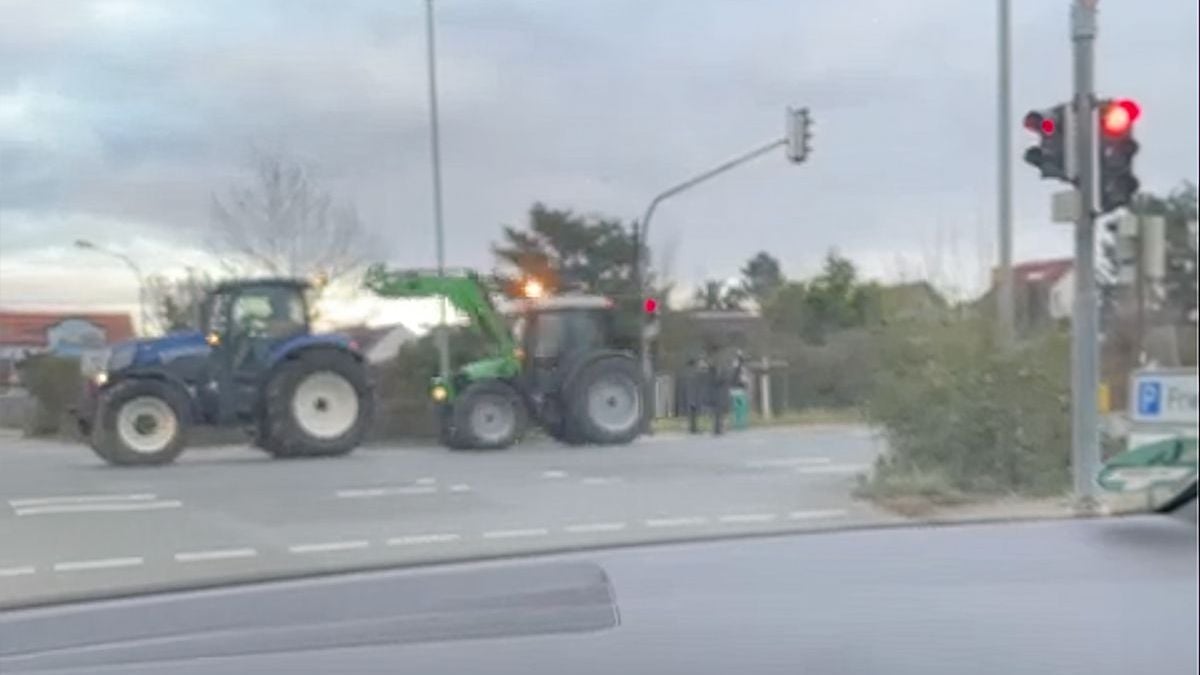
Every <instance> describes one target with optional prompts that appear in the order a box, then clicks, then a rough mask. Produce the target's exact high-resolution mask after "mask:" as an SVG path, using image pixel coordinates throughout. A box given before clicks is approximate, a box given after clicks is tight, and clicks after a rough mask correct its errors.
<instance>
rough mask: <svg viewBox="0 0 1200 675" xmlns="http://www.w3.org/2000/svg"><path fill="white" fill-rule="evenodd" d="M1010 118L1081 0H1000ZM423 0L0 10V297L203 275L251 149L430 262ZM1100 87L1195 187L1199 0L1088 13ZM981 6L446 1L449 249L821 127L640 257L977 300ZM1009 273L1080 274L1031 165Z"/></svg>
mask: <svg viewBox="0 0 1200 675" xmlns="http://www.w3.org/2000/svg"><path fill="white" fill-rule="evenodd" d="M1012 4H1013V55H1014V63H1013V73H1014V80H1013V91H1014V96H1013V103H1014V106H1013V117H1014V126H1016V125H1019V120H1020V117H1021V115H1022V114H1023V113H1024V111H1025V110H1027V109H1029V108H1031V107H1041V106H1043V105H1047V104H1053V103H1055V102H1058V101H1061V100H1065V99H1066V98H1067V97H1068V95H1069V91H1070V82H1071V74H1070V43H1069V41H1068V2H1067V1H1066V0H1013V1H1012ZM422 7H423V3H422V2H421V1H420V0H388V1H383V0H378V1H376V0H344V1H339V2H334V1H332V0H330V1H327V2H316V1H305V0H286V1H284V0H280V1H257V0H242V1H226V0H194V1H187V0H178V1H168V0H160V1H148V2H133V1H115V0H109V1H103V2H99V1H98V2H84V1H78V2H76V1H71V0H0V303H3V304H6V305H10V306H11V305H14V304H21V305H27V304H31V303H42V304H87V303H114V302H115V303H122V302H127V301H128V300H130V299H131V298H132V297H133V296H134V294H135V291H134V284H133V282H132V280H131V278H130V275H129V274H128V272H127V271H125V270H123V269H122V268H121V267H120V265H119V263H114V262H111V261H109V260H106V259H103V258H101V257H99V256H97V255H95V254H88V253H86V252H81V251H72V250H71V249H70V246H69V244H70V242H72V241H73V240H74V239H76V238H80V237H86V238H88V239H90V240H93V241H95V242H96V243H98V244H101V245H105V246H110V247H112V248H114V249H118V250H120V251H122V252H125V253H127V254H130V255H133V256H135V257H136V258H138V259H139V260H142V261H143V264H144V267H146V269H147V271H156V270H158V271H171V270H179V269H182V268H183V266H185V265H188V264H193V265H195V264H203V262H204V258H203V257H202V256H200V255H199V254H198V253H196V252H195V249H197V248H198V242H200V241H202V240H203V239H204V230H205V227H206V223H207V220H208V214H209V211H208V200H209V197H210V195H211V193H212V192H213V191H214V190H219V189H222V188H223V187H225V186H227V185H228V184H229V183H230V182H232V181H235V180H238V178H239V177H240V176H242V172H243V170H244V166H245V159H246V156H247V148H248V147H249V146H250V145H251V144H255V143H257V144H263V145H270V146H275V147H282V148H286V149H287V150H289V151H290V152H292V153H294V154H296V155H297V156H298V157H301V158H302V159H304V160H305V161H308V162H310V163H311V164H312V165H313V166H314V167H316V168H317V170H318V171H319V174H320V176H321V177H322V178H323V179H324V180H325V181H327V183H328V184H329V185H330V186H332V187H333V188H334V189H335V190H336V191H337V192H338V193H340V194H341V195H342V196H343V197H345V198H346V199H348V200H352V201H353V202H354V203H356V204H357V206H358V208H359V209H360V211H361V213H362V215H363V217H364V219H365V220H366V222H367V223H368V224H369V225H370V226H371V228H372V229H374V230H375V231H376V232H378V233H379V234H380V235H381V241H382V244H381V245H380V247H379V248H378V257H379V258H381V259H384V260H387V261H389V262H393V263H396V264H402V265H429V264H431V263H432V262H433V250H434V248H433V237H432V225H431V223H432V217H431V181H430V175H429V152H428V150H429V143H428V118H427V110H426V106H427V98H426V80H425V61H424V57H425V52H424V50H425V44H424V36H423V14H422ZM1100 10H1101V14H1100V35H1099V41H1098V43H1097V51H1096V55H1097V63H1098V65H1097V86H1098V89H1099V90H1100V92H1101V93H1102V94H1110V95H1128V96H1131V97H1134V98H1136V99H1138V100H1139V101H1140V102H1141V103H1142V107H1143V111H1144V112H1143V117H1142V120H1141V122H1140V125H1139V131H1138V133H1139V139H1140V140H1141V143H1142V152H1141V154H1140V155H1139V157H1138V172H1139V175H1140V176H1141V177H1142V181H1143V185H1144V186H1145V187H1148V188H1150V189H1156V190H1166V189H1169V188H1170V187H1172V186H1174V185H1176V184H1178V183H1179V182H1180V181H1181V180H1183V179H1190V180H1195V178H1196V175H1197V161H1198V160H1197V143H1198V142H1197V127H1198V126H1200V121H1198V118H1197V98H1198V92H1197V60H1198V54H1197V3H1196V2H1195V0H1155V1H1154V2H1152V3H1146V2H1135V1H1134V0H1104V1H1103V2H1101V3H1100ZM994 17H995V3H994V2H991V1H985V0H910V1H909V2H897V1H896V0H846V1H845V2H833V0H822V1H817V0H738V1H735V0H570V1H569V2H568V1H566V0H541V1H534V0H439V2H438V16H437V23H438V30H439V75H440V82H441V85H442V91H441V94H442V97H441V108H442V133H443V152H444V183H445V201H446V231H447V238H448V239H447V242H448V244H447V254H448V258H449V261H450V262H451V263H452V264H460V265H472V266H490V263H491V259H490V256H489V250H488V244H489V242H491V241H493V240H494V239H495V236H496V234H497V232H498V229H499V228H498V226H499V224H501V223H519V222H521V221H522V219H523V218H524V214H525V212H526V210H527V209H528V207H529V205H530V204H531V203H532V202H534V201H536V200H540V201H543V202H545V203H547V204H548V205H551V206H555V207H569V208H573V209H577V210H579V211H583V212H597V213H604V214H608V215H613V216H619V217H623V218H627V219H634V218H636V217H639V216H640V214H641V212H642V210H643V209H644V208H645V205H646V203H647V202H648V201H649V200H650V198H652V197H653V196H654V194H655V193H657V192H659V191H661V190H663V189H664V188H666V187H669V186H670V185H672V184H673V183H675V182H678V181H680V180H682V179H685V178H687V177H689V176H690V175H692V174H694V173H696V172H698V171H702V170H704V169H707V168H708V167H710V166H712V165H713V164H715V163H717V162H719V161H722V160H724V159H726V158H728V157H730V156H733V155H736V154H738V153H741V152H743V151H745V150H748V149H750V148H752V147H754V146H756V145H758V144H761V143H763V142H766V141H769V140H771V139H772V138H775V137H778V136H780V135H781V134H782V131H783V117H784V113H783V111H784V108H785V106H787V105H789V104H791V105H805V106H808V107H809V108H811V109H812V111H813V115H814V117H815V119H816V127H815V139H814V142H813V144H814V149H815V150H814V154H813V156H812V157H811V160H810V162H809V163H807V164H804V165H801V166H794V165H790V164H788V163H787V162H786V161H785V159H784V157H783V155H782V151H781V152H780V153H779V154H778V155H770V156H768V157H765V158H763V159H760V160H759V161H757V162H755V163H754V164H751V165H748V166H746V167H744V168H741V169H739V170H737V171H735V172H733V173H730V174H728V175H727V176H724V177H722V178H720V179H718V180H716V181H714V182H712V183H709V184H706V185H705V186H703V187H701V188H697V189H696V190H694V191H692V192H689V193H687V194H685V195H681V196H680V197H678V198H676V199H674V200H671V201H669V202H667V203H665V204H664V205H663V207H662V208H661V209H660V210H659V212H658V215H657V216H656V220H655V223H654V235H653V237H652V242H651V243H652V245H654V246H655V247H656V248H657V249H658V251H657V253H659V254H661V253H662V251H663V250H666V249H670V250H673V265H672V271H673V272H674V274H675V276H676V277H679V278H681V279H683V280H685V281H693V280H698V279H700V278H702V277H715V276H726V275H731V274H734V273H736V270H737V268H738V266H739V265H740V264H741V263H742V262H743V261H744V260H745V259H746V258H748V257H749V256H750V255H752V254H753V253H754V252H755V251H757V250H767V251H770V252H771V253H772V254H774V255H776V256H777V257H779V258H780V259H781V260H782V261H783V264H784V267H785V270H786V271H787V272H788V273H789V274H792V275H802V274H805V273H807V272H810V271H812V270H813V269H814V268H815V267H816V266H817V265H818V264H819V261H820V258H821V257H822V255H823V254H824V252H825V251H826V250H827V249H828V248H830V247H838V248H840V249H841V250H842V251H843V252H844V253H845V254H847V255H850V256H851V257H853V258H854V259H855V260H856V261H858V262H859V263H860V264H861V265H862V266H863V268H864V270H866V271H867V272H868V273H869V274H872V275H878V276H884V277H896V276H934V277H939V280H940V281H942V282H943V283H950V282H953V283H957V284H959V285H971V284H973V283H978V281H979V279H981V278H983V276H984V275H985V274H986V266H987V264H988V262H989V260H990V256H992V252H993V250H994V246H993V241H994V232H995V218H996V217H995V212H996V208H995V182H996V174H995V161H996V147H995V145H996V144H995V124H996V106H995V83H996V78H995V37H994V30H995V23H994ZM1027 140H1028V139H1027V138H1026V137H1025V135H1024V134H1023V133H1021V132H1020V130H1019V129H1015V130H1014V134H1013V149H1012V151H1013V156H1014V166H1013V173H1014V193H1015V197H1014V202H1015V203H1014V207H1015V221H1016V222H1015V228H1016V248H1017V253H1018V257H1019V258H1033V257H1047V256H1056V255H1061V254H1065V253H1068V252H1069V250H1070V232H1069V229H1068V228H1067V227H1066V226H1063V225H1054V224H1051V223H1049V222H1048V221H1047V211H1048V199H1049V194H1050V192H1051V191H1052V189H1056V188H1055V186H1054V185H1052V184H1051V183H1048V182H1042V181H1039V180H1038V179H1037V178H1036V176H1035V171H1034V170H1033V169H1032V168H1030V167H1027V166H1025V165H1024V164H1023V163H1021V161H1020V152H1021V150H1022V148H1023V147H1024V146H1025V145H1027Z"/></svg>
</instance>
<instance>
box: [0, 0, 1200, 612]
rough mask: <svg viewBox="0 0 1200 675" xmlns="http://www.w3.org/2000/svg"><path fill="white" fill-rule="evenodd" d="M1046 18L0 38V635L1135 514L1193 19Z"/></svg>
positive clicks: (104, 17)
mask: <svg viewBox="0 0 1200 675" xmlns="http://www.w3.org/2000/svg"><path fill="white" fill-rule="evenodd" d="M1071 1H1072V0H1062V1H1061V2H1053V3H1047V2H1032V1H1030V2H1024V3H1011V5H1012V7H1011V16H1010V17H1008V19H1007V20H1006V21H1002V20H1001V19H1000V18H998V16H997V12H996V7H997V3H995V2H978V1H976V2H966V1H965V0H964V1H961V2H910V3H883V2H879V1H878V0H858V1H851V2H844V3H837V2H831V1H824V2H817V1H816V0H759V1H757V2H731V1H722V0H689V1H687V2H683V1H680V0H641V1H640V2H633V1H631V0H572V1H570V2H566V1H565V0H564V1H563V2H528V1H527V0H436V1H435V2H420V1H416V0H412V1H409V2H381V1H379V0H345V1H343V2H291V1H284V0H254V1H247V2H242V3H235V2H228V1H225V2H222V1H216V0H172V1H171V2H155V1H153V0H120V1H115V0H60V1H58V0H56V1H54V2H50V1H47V0H7V1H6V2H3V3H0V607H4V606H15V605H22V604H27V603H42V602H45V603H53V602H57V601H62V600H67V599H73V598H81V597H83V598H91V597H98V596H102V595H109V594H117V593H137V592H145V593H151V592H158V591H164V590H170V589H180V588H189V587H194V586H201V585H214V584H215V585H221V584H226V583H232V582H235V581H241V580H246V579H273V578H279V577H284V576H291V575H305V574H311V573H316V572H329V571H341V570H352V569H360V568H366V567H378V566H402V565H408V564H413V563H418V562H422V563H424V562H431V561H433V562H438V561H452V560H453V561H458V560H472V559H478V558H484V557H492V556H496V555H502V554H537V553H542V552H547V551H557V550H565V549H576V548H581V547H592V546H607V545H625V544H635V543H636V544H642V545H657V544H660V543H663V542H672V541H680V540H685V539H692V538H704V537H726V536H735V535H746V534H767V533H772V534H773V533H781V532H808V531H810V530H811V531H826V530H830V529H833V530H838V529H842V528H858V527H865V526H876V525H880V526H882V525H896V524H900V525H915V524H922V523H928V522H934V521H938V522H940V521H946V520H979V519H983V520H987V519H998V520H999V519H1010V518H1026V517H1027V518H1051V517H1072V516H1075V515H1078V514H1104V515H1114V514H1122V513H1126V512H1144V511H1148V510H1150V509H1152V508H1154V507H1155V506H1156V505H1159V504H1162V503H1165V502H1167V501H1169V500H1170V499H1171V497H1172V495H1173V494H1175V493H1176V492H1178V491H1179V490H1180V489H1182V488H1183V487H1184V486H1187V485H1190V484H1192V483H1191V481H1194V480H1195V476H1196V465H1197V453H1196V444H1195V438H1196V428H1197V389H1198V387H1197V374H1196V373H1197V371H1196V345H1197V283H1196V273H1197V225H1196V223H1197V188H1196V181H1197V166H1198V164H1200V157H1198V150H1197V143H1198V132H1197V129H1198V127H1200V121H1198V113H1197V110H1198V108H1197V100H1200V92H1198V89H1197V78H1196V70H1195V68H1194V67H1192V64H1195V63H1197V61H1198V60H1200V54H1198V53H1197V3H1196V2H1195V1H1194V0H1161V2H1155V3H1134V2H1124V3H1119V2H1106V3H1104V11H1103V13H1102V14H1100V15H1099V16H1098V18H1097V21H1098V25H1099V26H1100V28H1099V30H1098V33H1097V37H1096V43H1095V49H1094V52H1095V54H1094V61H1095V63H1094V64H1093V65H1094V67H1093V68H1090V69H1087V70H1088V72H1092V73H1093V74H1094V77H1081V78H1078V79H1077V78H1075V77H1074V67H1075V61H1074V60H1073V59H1072V51H1071V50H1072V42H1071V40H1070V35H1071V30H1070V21H1071V16H1070V14H1069V13H1068V11H1067V9H1068V5H1069V4H1070V3H1071ZM1080 2H1082V0H1080ZM1000 4H1001V5H1002V6H1008V4H1009V3H1007V2H1002V3H1000ZM1094 4H1095V3H1086V2H1083V3H1082V5H1081V7H1082V6H1084V5H1094ZM1005 27H1008V28H1009V30H1004V28H1005ZM430 31H435V32H434V33H431V32H430ZM1181 64H1182V65H1183V67H1180V66H1181ZM1084 74H1085V75H1086V73H1084ZM1088 79H1094V80H1095V84H1094V85H1092V84H1088V82H1087V80H1088ZM1076 85H1078V87H1079V88H1080V90H1079V91H1076V89H1075V87H1076ZM1073 101H1094V102H1095V105H1094V106H1083V107H1082V108H1080V109H1078V110H1077V109H1076V106H1075V105H1074V104H1073V103H1072V102H1073ZM1076 186H1081V187H1080V189H1076ZM1085 203H1086V204H1087V208H1082V205H1083V204H1085ZM368 270H369V271H368ZM306 282H307V283H306ZM302 286H304V287H305V288H306V290H299V289H300V288H301V287H302ZM216 289H227V290H225V291H223V292H222V293H221V294H220V295H218V296H217V297H216V298H213V297H212V294H213V293H214V291H215V290H216ZM228 289H232V290H228ZM493 301H494V302H493ZM206 303H211V305H210V306H211V308H212V310H211V312H210V317H209V318H208V319H207V320H208V321H209V322H210V324H211V325H209V326H203V325H200V322H201V321H204V320H205V319H202V318H201V317H200V314H201V312H200V311H198V310H199V309H200V308H201V307H204V306H205V304H206ZM498 307H502V308H522V309H521V311H524V310H525V309H528V308H529V307H536V308H538V311H539V312H541V313H540V314H539V315H538V316H537V317H536V318H532V317H530V316H520V317H514V316H513V315H512V314H511V313H510V314H504V315H502V314H500V310H499V309H497V308H498ZM543 310H544V311H543ZM513 311H516V310H513ZM481 326H482V327H483V330H477V329H479V328H481ZM497 326H509V327H510V328H511V331H512V332H511V334H509V333H507V332H505V331H504V330H496V329H494V327H497ZM202 329H204V330H202ZM207 329H211V330H212V331H215V333H214V334H208V332H207ZM318 460H319V461H318Z"/></svg>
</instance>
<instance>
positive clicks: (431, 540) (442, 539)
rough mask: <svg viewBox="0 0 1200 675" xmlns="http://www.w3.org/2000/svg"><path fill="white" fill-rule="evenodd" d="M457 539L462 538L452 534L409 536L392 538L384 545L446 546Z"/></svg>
mask: <svg viewBox="0 0 1200 675" xmlns="http://www.w3.org/2000/svg"><path fill="white" fill-rule="evenodd" d="M459 539H462V536H460V535H457V534H452V533H446V534H410V535H408V536H407V537H392V538H391V539H388V540H387V541H386V542H385V543H386V544H387V545H388V546H416V545H420V544H447V543H450V542H452V541H458V540H459Z"/></svg>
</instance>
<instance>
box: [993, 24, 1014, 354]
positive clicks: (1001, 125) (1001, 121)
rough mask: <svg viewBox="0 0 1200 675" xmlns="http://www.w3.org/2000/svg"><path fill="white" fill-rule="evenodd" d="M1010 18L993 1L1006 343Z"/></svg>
mask: <svg viewBox="0 0 1200 675" xmlns="http://www.w3.org/2000/svg"><path fill="white" fill-rule="evenodd" d="M1011 23H1012V22H1011V19H1010V12H1009V0H997V2H996V47H997V49H996V70H997V72H996V79H997V80H998V82H997V92H996V94H997V95H996V106H997V108H996V227H997V229H998V233H997V242H998V244H999V249H1000V250H999V254H1000V260H999V263H1000V264H999V265H998V267H999V269H998V275H999V279H997V280H996V281H997V293H996V318H997V321H998V323H999V325H998V329H999V331H1000V340H1001V343H1002V344H1005V345H1007V344H1008V343H1009V342H1010V341H1011V340H1012V336H1013V330H1014V327H1013V314H1014V312H1013V279H1012V157H1011V155H1012V136H1011V130H1010V123H1011V121H1012V75H1011V62H1012V56H1011V42H1012V41H1011V37H1010V32H1011Z"/></svg>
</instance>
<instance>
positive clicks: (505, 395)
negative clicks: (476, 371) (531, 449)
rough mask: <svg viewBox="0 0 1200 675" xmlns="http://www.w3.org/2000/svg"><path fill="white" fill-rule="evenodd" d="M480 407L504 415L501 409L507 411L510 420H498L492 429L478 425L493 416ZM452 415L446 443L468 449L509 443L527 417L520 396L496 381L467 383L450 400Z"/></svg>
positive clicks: (497, 447)
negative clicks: (459, 392)
mask: <svg viewBox="0 0 1200 675" xmlns="http://www.w3.org/2000/svg"><path fill="white" fill-rule="evenodd" d="M482 406H492V407H493V409H494V412H493V414H495V413H496V412H499V413H500V414H505V413H503V412H501V411H508V412H509V414H511V415H512V417H511V420H510V421H509V423H508V424H504V422H503V421H500V422H498V423H497V424H498V426H497V427H496V428H495V429H487V428H486V427H481V426H480V422H490V421H491V420H492V419H493V418H489V417H488V413H487V411H486V409H483V408H482ZM452 414H453V422H452V427H453V428H452V430H450V431H449V432H448V433H449V438H450V440H451V441H452V443H453V445H449V444H448V446H449V447H451V448H456V449H471V450H503V449H504V448H508V447H510V446H512V444H514V443H516V442H517V440H519V439H520V438H521V436H522V435H523V434H524V433H525V427H526V425H527V424H528V419H529V414H528V411H526V410H525V402H524V401H522V400H521V397H520V395H518V394H517V391H516V390H515V389H513V388H512V387H511V386H510V385H508V384H506V383H504V382H501V381H500V380H483V381H481V382H476V383H474V384H471V385H468V386H467V388H466V389H465V390H463V392H462V393H461V394H459V396H458V400H456V401H455V402H454V410H453V413H452ZM481 416H482V417H483V419H481ZM495 419H500V418H495Z"/></svg>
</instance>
